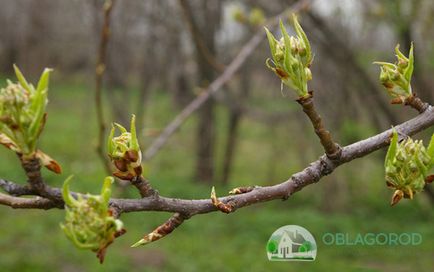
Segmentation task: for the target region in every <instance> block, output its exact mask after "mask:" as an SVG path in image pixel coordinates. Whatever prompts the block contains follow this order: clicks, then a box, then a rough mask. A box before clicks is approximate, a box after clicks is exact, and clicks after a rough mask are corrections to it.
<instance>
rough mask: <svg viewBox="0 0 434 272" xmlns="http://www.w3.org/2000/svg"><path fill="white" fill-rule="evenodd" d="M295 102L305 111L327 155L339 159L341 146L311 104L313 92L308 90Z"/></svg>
mask: <svg viewBox="0 0 434 272" xmlns="http://www.w3.org/2000/svg"><path fill="white" fill-rule="evenodd" d="M297 102H298V103H299V104H300V105H301V106H302V107H303V112H304V113H306V115H307V116H308V117H309V119H310V121H311V122H312V125H313V128H314V129H315V133H316V135H318V138H319V139H320V142H321V145H322V146H323V147H324V151H325V153H326V154H327V157H329V158H330V159H332V160H336V159H339V157H340V155H341V148H340V146H339V145H338V144H336V143H335V142H334V141H333V139H332V136H331V134H330V132H329V131H328V130H326V129H325V127H324V124H323V122H322V119H321V116H320V115H319V114H318V112H317V111H316V110H315V106H314V104H313V92H309V94H308V95H307V96H305V97H301V98H299V99H297Z"/></svg>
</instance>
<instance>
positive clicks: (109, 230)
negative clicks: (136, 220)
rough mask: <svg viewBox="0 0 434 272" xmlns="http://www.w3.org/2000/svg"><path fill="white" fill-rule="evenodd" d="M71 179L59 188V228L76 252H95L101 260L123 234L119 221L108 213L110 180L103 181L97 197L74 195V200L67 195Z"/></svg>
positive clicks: (111, 180)
mask: <svg viewBox="0 0 434 272" xmlns="http://www.w3.org/2000/svg"><path fill="white" fill-rule="evenodd" d="M71 178H72V177H69V178H68V179H67V180H66V181H65V183H64V184H63V189H62V196H63V199H64V201H65V222H64V223H63V224H61V225H60V227H61V228H62V230H63V231H64V232H65V234H66V236H67V237H68V239H69V240H71V241H72V243H73V244H74V245H75V246H76V247H77V248H80V249H90V250H92V251H95V252H98V256H99V257H100V259H101V258H102V259H103V257H104V253H105V250H106V248H107V247H108V246H109V245H110V244H111V243H112V242H113V241H114V239H115V238H116V237H117V236H119V234H121V233H122V232H123V223H122V221H120V220H119V219H115V218H114V217H113V215H112V212H111V210H109V200H110V195H111V189H110V185H111V183H112V182H113V178H112V177H107V178H106V179H105V180H104V185H103V188H102V191H101V195H91V194H86V195H81V194H78V195H77V199H75V198H74V197H73V196H72V195H71V193H70V191H69V183H70V181H71Z"/></svg>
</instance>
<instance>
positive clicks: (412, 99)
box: [405, 94, 429, 113]
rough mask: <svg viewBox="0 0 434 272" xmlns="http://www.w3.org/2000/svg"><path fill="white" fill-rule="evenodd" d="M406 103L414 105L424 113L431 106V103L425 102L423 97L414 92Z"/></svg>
mask: <svg viewBox="0 0 434 272" xmlns="http://www.w3.org/2000/svg"><path fill="white" fill-rule="evenodd" d="M405 105H408V106H410V107H412V108H413V109H415V110H417V111H418V112H419V113H423V112H424V111H426V109H428V107H429V104H428V103H426V102H423V101H422V99H420V98H419V97H418V96H416V94H413V95H411V96H410V97H409V98H407V99H406V100H405Z"/></svg>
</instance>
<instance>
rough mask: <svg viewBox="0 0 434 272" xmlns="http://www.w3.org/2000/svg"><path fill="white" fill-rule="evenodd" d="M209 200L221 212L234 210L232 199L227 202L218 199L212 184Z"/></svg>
mask: <svg viewBox="0 0 434 272" xmlns="http://www.w3.org/2000/svg"><path fill="white" fill-rule="evenodd" d="M211 202H212V204H213V205H214V207H216V208H217V209H218V210H220V211H221V212H223V213H231V212H234V211H235V203H234V202H233V201H229V202H228V203H223V202H222V201H220V200H219V199H218V198H217V196H216V193H215V188H214V186H213V187H212V189H211Z"/></svg>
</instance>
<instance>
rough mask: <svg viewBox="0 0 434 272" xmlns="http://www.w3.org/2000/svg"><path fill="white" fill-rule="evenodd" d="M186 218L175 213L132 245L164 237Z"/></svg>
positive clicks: (147, 242)
mask: <svg viewBox="0 0 434 272" xmlns="http://www.w3.org/2000/svg"><path fill="white" fill-rule="evenodd" d="M186 219H188V217H186V216H184V215H182V214H180V213H175V214H174V215H172V216H171V217H170V218H169V219H168V220H167V221H166V222H164V224H162V225H161V226H159V227H158V228H156V229H155V230H154V231H152V232H151V233H149V234H147V235H145V236H144V237H143V239H141V240H140V241H138V242H137V243H135V244H134V245H132V247H138V246H141V245H146V244H149V243H152V242H154V241H157V240H160V239H161V238H164V237H165V236H166V235H168V234H170V233H171V232H172V231H174V230H175V229H176V228H177V227H179V226H180V225H181V224H182V223H183V222H184V221H185V220H186Z"/></svg>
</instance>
